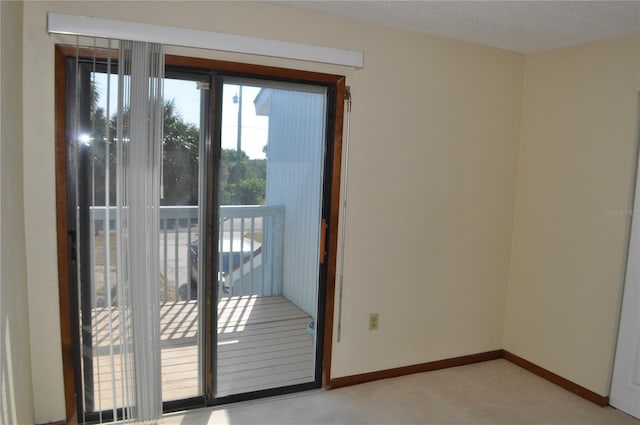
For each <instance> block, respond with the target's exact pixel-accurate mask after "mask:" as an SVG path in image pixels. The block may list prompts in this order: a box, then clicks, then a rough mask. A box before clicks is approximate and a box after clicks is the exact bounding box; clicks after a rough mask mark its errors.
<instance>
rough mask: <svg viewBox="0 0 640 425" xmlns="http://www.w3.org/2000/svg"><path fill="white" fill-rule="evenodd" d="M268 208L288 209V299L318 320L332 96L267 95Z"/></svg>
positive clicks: (270, 91) (285, 276)
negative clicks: (327, 115) (326, 144)
mask: <svg viewBox="0 0 640 425" xmlns="http://www.w3.org/2000/svg"><path fill="white" fill-rule="evenodd" d="M262 95H263V96H265V97H268V103H266V104H267V107H266V109H268V111H264V112H266V114H268V115H269V141H268V154H267V155H268V161H267V193H266V198H267V199H266V203H267V205H282V206H284V207H285V208H284V210H285V213H284V216H285V217H284V270H283V286H282V290H283V295H284V296H286V297H287V298H289V299H290V300H291V301H293V302H294V303H296V304H297V305H298V306H300V308H302V309H303V310H305V311H306V312H307V313H308V314H309V315H311V316H312V317H316V309H317V300H318V298H317V296H318V272H319V270H318V267H319V261H318V260H319V245H320V218H321V205H322V174H323V164H324V138H325V121H326V118H325V110H326V103H325V102H326V95H325V93H319V92H307V91H290V90H280V89H263V93H262Z"/></svg>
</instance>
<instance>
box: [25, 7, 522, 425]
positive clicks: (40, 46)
mask: <svg viewBox="0 0 640 425" xmlns="http://www.w3.org/2000/svg"><path fill="white" fill-rule="evenodd" d="M47 11H56V12H61V13H71V14H86V15H93V16H97V17H106V18H119V19H127V20H132V21H139V22H151V23H157V24H165V25H175V26H183V27H191V28H198V29H205V30H217V31H226V32H231V33H238V34H246V35H253V36H264V37H270V38H277V39H283V40H290V41H297V42H303V43H312V44H319V45H325V46H330V47H341V48H348V49H353V50H362V51H364V52H365V63H366V68H365V69H364V70H360V71H352V70H349V69H344V68H338V67H330V66H319V65H317V64H296V63H294V62H291V61H280V60H276V59H268V58H255V57H246V56H234V55H229V54H209V56H214V57H218V58H222V59H230V58H233V59H236V60H244V61H248V62H254V63H261V64H267V65H279V66H294V67H299V68H303V69H311V70H318V71H322V72H332V73H343V74H346V76H347V82H348V84H349V85H350V86H351V87H352V91H353V94H354V104H353V117H352V135H351V136H352V137H351V164H350V171H349V172H350V183H349V188H348V190H349V202H350V204H349V209H348V217H347V222H348V227H347V232H346V234H347V250H346V252H345V259H346V265H345V270H344V277H345V280H344V305H343V328H342V329H343V332H342V341H341V342H340V343H339V344H338V343H335V344H334V352H333V364H332V366H333V368H332V376H333V377H338V376H345V375H351V374H357V373H363V372H369V371H376V370H381V369H388V368H393V367H399V366H404V365H410V364H415V363H421V362H428V361H433V360H438V359H443V358H448V357H453V356H459V355H464V354H470V353H477V352H482V351H487V350H493V349H499V348H502V339H503V322H504V309H505V294H506V285H507V280H508V270H509V253H510V247H511V231H512V217H513V206H514V201H515V195H514V193H515V177H516V164H517V148H518V140H519V130H520V112H521V104H522V80H523V71H524V58H523V57H522V56H521V55H517V54H513V53H509V52H504V51H499V50H495V49H491V48H485V47H481V46H477V45H473V44H469V43H463V42H457V41H451V40H447V39H443V38H438V37H431V36H426V35H417V34H413V33H409V32H402V31H397V30H391V29H385V28H382V27H379V26H374V25H367V24H362V23H358V22H353V21H348V20H342V19H339V18H334V17H327V16H322V15H314V14H310V13H306V12H302V11H297V10H289V9H286V8H279V7H276V6H270V5H265V4H252V3H224V2H206V3H205V2H194V3H190V2H153V3H152V2H141V3H129V2H127V5H126V7H124V5H117V4H113V3H108V2H107V3H105V2H27V3H25V17H24V18H25V20H24V78H25V81H29V84H28V85H25V87H24V108H25V110H26V111H29V115H30V116H31V115H32V116H37V117H38V119H37V120H29V121H28V122H25V125H24V167H25V170H29V172H28V173H25V221H26V238H27V261H28V264H27V265H28V270H29V282H28V284H29V310H30V314H31V322H30V323H31V330H30V334H31V343H32V347H33V349H32V363H33V376H34V378H33V382H34V385H33V387H34V397H35V411H36V421H37V422H46V421H48V420H57V419H61V418H63V417H64V400H63V394H62V388H63V382H62V362H61V358H60V350H59V347H60V329H59V318H58V315H59V313H58V302H57V299H58V292H57V257H56V233H55V195H54V193H55V192H54V143H53V140H54V121H53V118H54V117H53V89H54V81H53V76H54V72H53V63H54V61H53V58H54V49H53V41H52V40H51V39H50V38H49V36H48V35H47V33H46V28H45V25H46V12H47ZM194 53H196V52H194ZM197 53H199V54H202V52H197ZM370 312H378V313H379V314H380V328H379V330H378V331H376V332H369V331H368V330H367V320H368V315H369V313H370ZM45 347H46V348H45ZM364 353H366V355H364Z"/></svg>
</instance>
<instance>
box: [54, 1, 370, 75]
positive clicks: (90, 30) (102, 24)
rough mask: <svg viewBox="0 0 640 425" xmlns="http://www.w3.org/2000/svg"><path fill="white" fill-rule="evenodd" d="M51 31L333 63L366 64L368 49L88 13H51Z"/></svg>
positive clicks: (355, 66) (352, 65) (345, 64)
mask: <svg viewBox="0 0 640 425" xmlns="http://www.w3.org/2000/svg"><path fill="white" fill-rule="evenodd" d="M48 31H49V33H57V34H69V35H79V36H90V37H99V38H113V39H118V40H121V39H126V40H134V41H146V42H153V43H161V44H166V45H173V46H183V47H196V48H202V49H211V50H221V51H226V52H234V53H247V54H251V55H260V56H273V57H277V58H285V59H295V60H303V61H310V62H321V63H327V64H332V65H341V66H349V67H353V68H356V69H361V68H363V67H364V53H362V52H356V51H352V50H344V49H334V48H331V47H322V46H313V45H309V44H300V43H292V42H289V41H281V40H272V39H267V38H258V37H248V36H244V35H236V34H227V33H222V32H213V31H202V30H193V29H187V28H178V27H169V26H163V25H152V24H142V23H137V22H128V21H118V20H114V19H102V18H93V17H88V16H75V15H62V14H58V13H49V14H48Z"/></svg>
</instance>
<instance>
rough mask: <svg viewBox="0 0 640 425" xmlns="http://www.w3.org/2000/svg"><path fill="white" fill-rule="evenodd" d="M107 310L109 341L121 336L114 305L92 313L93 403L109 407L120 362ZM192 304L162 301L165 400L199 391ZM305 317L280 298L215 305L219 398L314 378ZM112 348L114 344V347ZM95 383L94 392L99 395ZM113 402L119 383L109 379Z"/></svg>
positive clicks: (226, 300) (236, 299)
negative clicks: (110, 353) (110, 344)
mask: <svg viewBox="0 0 640 425" xmlns="http://www.w3.org/2000/svg"><path fill="white" fill-rule="evenodd" d="M109 314H111V320H112V322H111V323H112V327H111V332H112V336H113V338H114V339H116V340H117V338H118V337H119V323H118V322H119V319H120V317H119V312H118V310H117V309H116V308H111V309H109V308H99V309H95V310H94V350H95V352H96V354H99V356H97V357H95V358H94V373H95V379H96V384H95V385H96V394H95V397H96V406H97V405H98V402H99V404H100V406H101V408H102V409H110V408H112V406H113V398H112V395H113V392H112V390H113V383H112V369H113V371H114V373H115V375H116V376H118V374H119V373H120V367H121V365H120V361H119V359H118V358H116V359H114V363H113V365H112V364H111V361H110V359H109V356H108V342H109V330H110V329H109V323H110V322H109ZM198 314H199V313H198V304H197V302H196V301H183V302H176V303H171V304H165V305H163V306H162V307H161V309H160V316H161V323H160V327H161V341H162V345H161V364H162V391H163V399H164V400H175V399H180V398H186V397H193V396H197V395H198V353H199V350H198V347H197V340H198V326H199V320H198ZM310 320H311V317H309V316H308V315H307V314H306V313H305V312H304V311H302V310H301V309H300V308H298V307H297V306H296V305H295V304H293V303H291V302H290V301H289V300H287V299H286V298H284V297H282V296H268V297H255V296H254V297H248V296H244V297H229V298H224V299H221V300H220V302H219V303H218V377H217V396H225V395H230V394H236V393H242V392H247V391H256V390H261V389H267V388H273V387H278V386H283V385H293V384H298V383H303V382H310V381H312V380H313V373H314V367H313V364H314V360H315V359H314V347H313V338H312V337H311V336H310V335H309V334H308V333H307V324H308V323H309V321H310ZM116 351H117V347H116ZM98 386H99V389H100V391H99V394H98ZM115 390H116V399H117V400H118V399H120V397H121V396H120V394H121V391H122V384H121V382H120V381H116V382H115Z"/></svg>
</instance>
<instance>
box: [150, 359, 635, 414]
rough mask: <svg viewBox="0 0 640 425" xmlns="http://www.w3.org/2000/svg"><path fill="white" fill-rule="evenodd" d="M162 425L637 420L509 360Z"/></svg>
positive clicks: (212, 411) (236, 408)
mask: <svg viewBox="0 0 640 425" xmlns="http://www.w3.org/2000/svg"><path fill="white" fill-rule="evenodd" d="M162 424H180V425H187V424H216V425H225V424H563V425H564V424H579V425H588V424H611V425H613V424H635V425H640V420H637V419H634V418H632V417H631V416H629V415H626V414H624V413H622V412H620V411H618V410H616V409H613V408H611V407H606V408H602V407H598V406H596V405H594V404H592V403H590V402H588V401H586V400H584V399H582V398H580V397H578V396H576V395H574V394H572V393H569V392H567V391H565V390H563V389H562V388H560V387H558V386H556V385H554V384H552V383H550V382H547V381H545V380H543V379H541V378H539V377H537V376H535V375H533V374H531V373H529V372H527V371H525V370H524V369H521V368H520V367H518V366H515V365H513V364H511V363H509V362H507V361H506V360H494V361H490V362H485V363H479V364H475V365H469V366H462V367H457V368H451V369H444V370H439V371H435V372H427V373H421V374H416V375H410V376H405V377H401V378H394V379H387V380H382V381H376V382H371V383H367V384H362V385H356V386H353V387H347V388H342V389H337V390H332V391H316V392H312V393H305V394H297V395H294V396H288V397H281V398H276V399H270V400H260V401H253V402H248V403H242V404H237V405H228V406H225V407H219V408H215V409H199V410H194V411H190V412H188V413H182V414H172V415H169V416H167V417H165V418H164V419H163V421H162Z"/></svg>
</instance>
